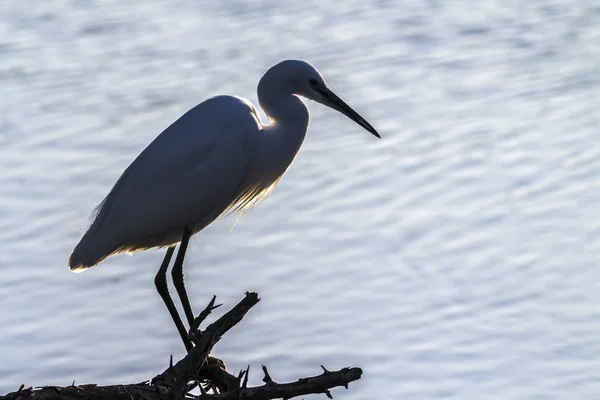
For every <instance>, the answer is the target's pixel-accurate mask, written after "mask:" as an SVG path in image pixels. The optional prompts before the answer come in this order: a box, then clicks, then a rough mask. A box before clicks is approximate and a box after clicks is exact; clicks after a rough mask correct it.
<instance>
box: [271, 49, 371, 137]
mask: <svg viewBox="0 0 600 400" xmlns="http://www.w3.org/2000/svg"><path fill="white" fill-rule="evenodd" d="M269 74H273V75H277V78H278V79H277V80H278V81H280V82H282V81H283V82H285V85H286V86H287V87H286V88H285V89H283V90H289V91H291V92H292V93H293V94H296V95H298V96H302V97H304V98H307V99H309V100H314V101H316V102H318V103H321V104H323V105H325V106H327V107H329V108H332V109H334V110H336V111H338V112H340V113H342V114H344V115H345V116H347V117H348V118H350V119H351V120H353V121H354V122H356V123H357V124H358V125H360V126H362V127H363V128H364V129H366V130H367V131H369V132H370V133H372V134H373V135H375V136H377V137H378V138H381V136H379V133H377V131H376V130H375V128H373V127H372V126H371V124H369V123H368V122H367V121H366V120H365V119H364V118H363V117H361V116H360V114H358V113H357V112H356V111H354V110H353V109H352V108H351V107H350V106H349V105H348V104H346V103H345V102H344V101H343V100H342V99H340V98H339V97H338V96H337V95H336V94H335V93H333V91H332V90H331V89H329V87H328V86H327V84H326V83H325V79H324V78H323V76H322V75H321V74H320V73H319V71H317V69H316V68H315V67H313V66H312V65H310V64H309V63H307V62H305V61H300V60H285V61H282V62H280V63H279V64H277V65H275V66H273V67H272V68H270V69H269V70H268V71H267V72H266V73H265V76H267V75H269Z"/></svg>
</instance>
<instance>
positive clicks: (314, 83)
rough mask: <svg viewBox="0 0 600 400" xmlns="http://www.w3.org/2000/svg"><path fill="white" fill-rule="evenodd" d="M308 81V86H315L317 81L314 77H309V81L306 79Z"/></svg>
mask: <svg viewBox="0 0 600 400" xmlns="http://www.w3.org/2000/svg"><path fill="white" fill-rule="evenodd" d="M308 83H309V84H310V86H316V85H317V83H318V81H317V80H316V79H311V80H310V81H308Z"/></svg>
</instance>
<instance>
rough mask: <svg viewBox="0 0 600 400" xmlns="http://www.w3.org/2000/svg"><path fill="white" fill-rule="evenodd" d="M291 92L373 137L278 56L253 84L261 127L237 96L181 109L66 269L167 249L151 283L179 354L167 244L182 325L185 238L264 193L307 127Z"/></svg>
mask: <svg viewBox="0 0 600 400" xmlns="http://www.w3.org/2000/svg"><path fill="white" fill-rule="evenodd" d="M298 96H301V97H305V98H307V99H310V100H314V101H317V102H319V103H321V104H323V105H325V106H327V107H330V108H333V109H334V110H337V111H339V112H341V113H342V114H344V115H346V116H347V117H349V118H350V119H352V120H353V121H355V122H356V123H357V124H358V125H360V126H362V127H363V128H365V129H366V130H367V131H369V132H370V133H372V134H373V135H375V136H376V137H380V136H379V134H378V133H377V131H376V130H375V129H374V128H373V127H372V126H371V125H370V124H369V123H368V122H367V121H366V120H365V119H364V118H362V117H361V116H360V115H359V114H358V113H357V112H356V111H354V110H353V109H352V108H350V106H348V105H347V104H346V103H344V102H343V101H342V100H341V99H340V98H339V97H337V96H336V95H335V94H334V93H333V92H332V91H331V90H330V89H329V88H328V87H327V85H326V84H325V80H324V79H323V77H322V76H321V74H320V73H319V72H318V71H317V70H316V69H315V68H314V67H313V66H311V65H310V64H308V63H306V62H304V61H298V60H286V61H282V62H280V63H279V64H277V65H275V66H273V67H271V68H270V69H269V70H267V71H266V73H265V74H264V75H263V76H262V78H261V80H260V82H259V84H258V100H259V103H260V106H261V107H262V109H263V110H264V112H265V114H266V115H267V116H268V117H269V120H270V122H271V124H270V125H263V124H262V123H261V122H260V118H259V116H258V114H257V112H256V109H255V108H254V106H253V105H252V103H250V102H249V101H248V100H246V99H243V98H241V97H234V96H217V97H213V98H211V99H208V100H206V101H204V102H202V103H200V104H198V105H197V106H195V107H194V108H192V109H191V110H189V111H188V112H186V113H185V114H184V115H183V116H181V117H180V118H179V119H178V120H177V121H175V122H174V123H173V124H172V125H170V126H169V127H168V128H167V129H165V130H164V131H163V132H162V133H161V134H160V135H159V136H158V137H157V138H156V139H155V140H154V141H153V142H152V143H150V145H148V147H146V149H145V150H144V151H142V153H141V154H140V155H139V156H138V157H137V158H136V159H135V160H134V161H133V163H132V164H131V165H130V166H129V167H128V168H127V169H126V170H125V172H123V174H122V175H121V177H120V178H119V179H118V180H117V182H116V183H115V185H114V186H113V188H112V189H111V191H110V193H109V194H108V196H106V198H105V199H104V200H103V201H102V202H101V203H100V205H99V206H98V207H97V209H96V211H95V217H94V220H93V222H92V224H91V225H90V227H89V229H88V230H87V231H86V232H85V234H84V235H83V238H82V239H81V241H80V242H79V243H78V244H77V246H75V249H74V250H73V253H72V254H71V256H70V258H69V267H70V268H71V270H73V271H76V272H78V271H83V270H85V269H87V268H90V267H92V266H94V265H96V264H98V263H100V262H101V261H102V260H104V259H105V258H106V257H108V256H110V255H113V254H116V253H121V252H134V251H138V250H144V249H148V248H152V247H167V253H166V255H165V258H164V259H163V262H162V264H161V266H160V268H159V270H158V273H157V274H156V278H155V285H156V289H157V291H158V293H159V294H160V296H161V298H162V299H163V301H164V303H165V305H166V306H167V308H168V310H169V313H170V314H171V317H172V318H173V321H174V322H175V325H176V326H177V330H178V331H179V334H180V336H181V338H182V340H183V342H184V344H185V346H186V349H187V350H189V349H190V343H189V340H188V338H187V333H186V330H185V327H184V325H183V323H182V321H181V318H180V317H179V314H178V313H177V310H176V308H175V306H174V304H173V300H172V299H171V296H170V295H169V291H168V288H167V280H166V279H167V278H166V274H167V268H168V265H169V262H170V260H171V257H172V255H173V252H174V249H175V246H176V244H177V243H179V242H181V244H180V246H179V251H178V253H177V257H176V260H175V263H174V266H173V269H172V271H171V273H172V276H173V283H174V286H175V288H176V290H177V293H178V294H179V297H180V299H181V302H182V305H183V309H184V311H185V315H186V318H187V321H188V323H190V324H191V323H192V321H193V319H194V315H193V313H192V308H191V305H190V302H189V300H188V296H187V293H186V290H185V286H184V282H183V258H184V256H185V251H186V248H187V245H188V241H189V239H190V236H192V235H194V234H195V233H197V232H199V231H201V230H202V229H204V228H205V227H206V226H207V225H209V224H210V223H211V222H213V221H214V220H215V219H216V218H218V217H219V216H221V215H224V214H226V213H228V212H233V211H244V210H247V209H249V208H251V207H252V206H253V205H255V204H256V202H257V201H258V200H260V199H261V198H264V197H265V196H266V195H268V194H269V193H270V192H271V191H272V190H273V188H274V187H275V185H276V184H277V182H278V181H279V179H280V178H281V176H282V175H283V173H284V172H285V171H286V169H287V168H288V166H289V165H290V163H291V162H292V160H293V159H294V157H295V156H296V153H297V152H298V150H299V149H300V145H301V144H302V142H303V140H304V137H305V135H306V131H307V129H308V119H309V115H308V110H307V108H306V106H305V105H304V103H303V102H302V100H300V98H299V97H298Z"/></svg>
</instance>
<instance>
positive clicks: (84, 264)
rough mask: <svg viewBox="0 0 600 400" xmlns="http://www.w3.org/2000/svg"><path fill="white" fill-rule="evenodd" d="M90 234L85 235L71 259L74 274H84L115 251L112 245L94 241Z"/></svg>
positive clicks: (70, 263)
mask: <svg viewBox="0 0 600 400" xmlns="http://www.w3.org/2000/svg"><path fill="white" fill-rule="evenodd" d="M90 233H91V232H89V231H88V233H86V234H85V235H83V238H82V239H81V241H80V242H79V243H78V244H77V246H75V249H74V250H73V253H72V254H71V256H70V257H69V268H70V269H71V271H73V272H77V273H79V272H83V271H85V270H86V269H88V268H91V267H93V266H94V265H96V264H98V263H100V262H101V261H102V260H104V259H105V258H106V257H108V256H109V255H111V254H112V253H114V251H115V247H114V246H112V245H108V244H106V245H102V243H101V241H99V240H92V238H91V237H90Z"/></svg>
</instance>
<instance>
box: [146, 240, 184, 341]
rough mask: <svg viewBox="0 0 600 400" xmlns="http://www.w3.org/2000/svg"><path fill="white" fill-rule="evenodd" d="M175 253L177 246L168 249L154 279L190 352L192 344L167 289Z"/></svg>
mask: <svg viewBox="0 0 600 400" xmlns="http://www.w3.org/2000/svg"><path fill="white" fill-rule="evenodd" d="M174 251H175V246H173V247H169V248H168V249H167V254H165V258H164V259H163V262H162V264H161V265H160V268H159V269H158V272H157V273H156V276H155V277H154V284H155V285H156V291H157V292H158V294H159V295H160V297H161V298H162V299H163V302H164V303H165V305H166V306H167V309H168V310H169V314H171V318H173V322H175V326H176V327H177V330H178V331H179V335H180V336H181V340H183V345H184V346H185V349H186V350H187V351H188V352H189V351H190V349H191V344H190V341H189V339H188V334H187V331H186V330H185V327H184V326H183V322H181V318H180V317H179V313H177V309H176V308H175V304H173V299H171V295H169V288H168V287H167V268H168V267H169V262H170V261H171V257H172V256H173V252H174Z"/></svg>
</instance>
